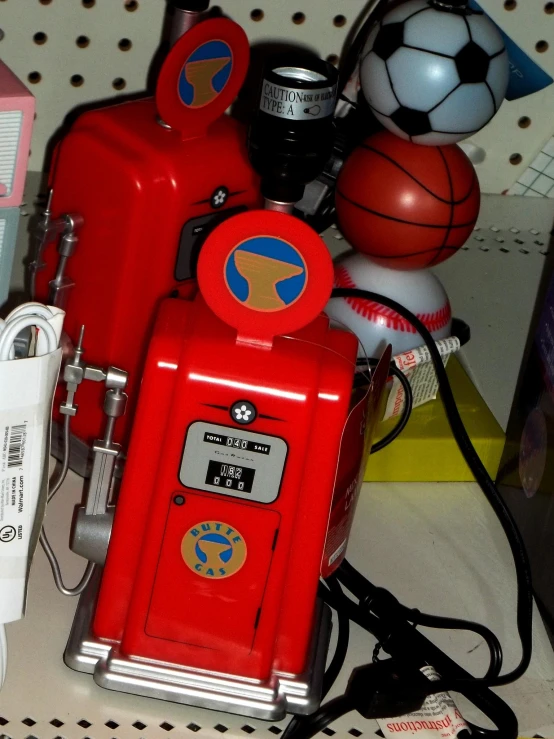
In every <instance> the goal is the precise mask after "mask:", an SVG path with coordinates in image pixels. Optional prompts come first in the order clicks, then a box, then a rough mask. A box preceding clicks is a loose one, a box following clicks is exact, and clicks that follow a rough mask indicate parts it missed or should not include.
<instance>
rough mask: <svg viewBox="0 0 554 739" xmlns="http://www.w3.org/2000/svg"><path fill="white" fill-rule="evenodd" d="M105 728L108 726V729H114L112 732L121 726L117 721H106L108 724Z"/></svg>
mask: <svg viewBox="0 0 554 739" xmlns="http://www.w3.org/2000/svg"><path fill="white" fill-rule="evenodd" d="M104 726H107V727H108V729H112V730H115V729H118V728H119V724H118V723H117V722H116V721H112V720H110V721H106V723H105V724H104Z"/></svg>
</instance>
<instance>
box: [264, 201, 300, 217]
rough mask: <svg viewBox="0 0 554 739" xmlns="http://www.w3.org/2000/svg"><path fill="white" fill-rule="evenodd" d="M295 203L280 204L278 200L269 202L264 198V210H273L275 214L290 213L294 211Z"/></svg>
mask: <svg viewBox="0 0 554 739" xmlns="http://www.w3.org/2000/svg"><path fill="white" fill-rule="evenodd" d="M294 206H295V203H280V202H279V201H278V200H269V198H265V209H266V210H273V211H276V212H277V213H289V214H290V213H292V212H293V211H294Z"/></svg>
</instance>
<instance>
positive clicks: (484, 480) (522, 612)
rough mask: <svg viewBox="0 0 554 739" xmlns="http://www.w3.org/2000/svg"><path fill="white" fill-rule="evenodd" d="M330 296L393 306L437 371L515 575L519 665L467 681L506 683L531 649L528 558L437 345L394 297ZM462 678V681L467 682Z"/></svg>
mask: <svg viewBox="0 0 554 739" xmlns="http://www.w3.org/2000/svg"><path fill="white" fill-rule="evenodd" d="M331 297H332V298H362V299H365V300H371V301H373V302H376V303H379V304H381V305H384V306H385V307H387V308H390V309H392V310H394V311H395V312H396V313H398V314H399V315H400V316H402V318H404V319H406V320H407V321H409V323H411V325H412V326H413V327H414V328H415V329H416V331H417V332H418V333H419V334H420V336H421V337H422V339H423V341H424V342H425V344H426V346H427V348H428V350H429V353H430V354H431V359H432V360H433V365H434V368H435V373H436V375H437V379H438V383H439V389H440V393H441V398H442V402H443V404H444V408H445V411H446V415H447V418H448V421H449V423H450V427H451V429H452V433H453V435H454V437H455V439H456V442H457V444H458V446H459V448H460V451H461V452H462V455H463V457H464V459H465V461H466V462H467V464H468V466H469V468H470V469H471V471H472V472H473V475H474V476H475V479H476V481H477V482H478V483H479V486H480V487H481V489H482V491H483V492H484V494H485V496H486V498H487V500H488V501H489V503H490V505H491V506H492V508H493V510H494V512H495V513H496V515H497V517H498V520H499V521H500V524H501V525H502V528H503V529H504V533H505V534H506V537H507V539H508V542H509V545H510V549H511V552H512V556H513V559H514V564H515V569H516V576H517V588H518V595H517V629H518V633H519V637H520V640H521V645H522V656H521V660H520V663H519V665H518V666H517V667H516V668H515V669H514V670H512V671H511V672H509V673H507V674H506V675H502V676H496V677H494V678H490V677H485V678H469V679H468V680H467V681H471V683H472V684H473V685H482V686H489V687H493V686H499V685H506V684H508V683H510V682H514V681H515V680H517V679H518V678H520V677H521V676H522V675H523V674H524V673H525V671H526V670H527V668H528V666H529V663H530V661H531V652H532V639H533V586H532V579H531V568H530V565H529V559H528V556H527V551H526V549H525V545H524V543H523V539H522V538H521V534H520V533H519V530H518V528H517V525H516V523H515V520H514V518H513V516H512V514H511V513H510V511H509V509H508V508H507V506H506V504H505V503H504V501H503V500H502V498H501V496H500V493H499V492H498V490H497V489H496V485H495V484H494V482H493V481H492V479H491V477H490V476H489V473H488V472H487V470H486V468H485V466H484V465H483V463H482V462H481V459H480V458H479V455H478V454H477V452H476V451H475V448H474V446H473V444H472V443H471V439H470V438H469V435H468V433H467V431H466V429H465V426H464V424H463V421H462V419H461V417H460V413H459V411H458V407H457V406H456V401H455V399H454V395H453V393H452V388H451V387H450V382H449V380H448V376H447V374H446V370H445V368H444V365H443V363H442V359H441V356H440V354H439V351H438V349H437V346H436V344H435V342H434V340H433V337H432V336H431V334H430V333H429V331H428V330H427V328H426V327H425V326H424V324H423V323H422V322H421V321H420V320H419V318H418V317H417V316H415V315H414V314H413V313H412V312H411V311H409V310H408V309H407V308H405V307H404V306H403V305H401V304H400V303H398V302H397V301H396V300H392V299H391V298H387V297H385V296H384V295H380V294H378V293H374V292H371V291H369V290H360V289H357V288H335V289H334V290H333V292H332V295H331ZM467 681H465V682H467ZM461 687H462V686H460V685H458V683H452V681H445V680H442V681H441V682H440V683H437V685H436V689H437V691H444V690H457V689H461Z"/></svg>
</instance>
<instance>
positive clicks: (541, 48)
mask: <svg viewBox="0 0 554 739" xmlns="http://www.w3.org/2000/svg"><path fill="white" fill-rule="evenodd" d="M549 48H550V47H549V45H548V41H544V40H542V41H537V43H536V44H535V49H536V50H537V51H538V52H539V54H544V52H545V51H548V49H549Z"/></svg>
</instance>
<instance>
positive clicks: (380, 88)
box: [360, 0, 509, 145]
mask: <svg viewBox="0 0 554 739" xmlns="http://www.w3.org/2000/svg"><path fill="white" fill-rule="evenodd" d="M360 77H361V85H362V90H363V93H364V95H365V97H366V99H367V101H368V103H369V105H370V106H371V108H372V110H373V112H374V113H375V115H376V117H377V118H378V119H379V120H380V121H381V123H382V124H383V125H384V126H385V127H386V128H388V129H389V130H390V131H391V132H392V133H395V134H397V135H398V136H401V137H402V138H404V139H410V140H412V141H413V142H415V143H419V144H428V145H440V144H450V143H455V142H456V141H460V140H462V139H464V138H467V137H469V136H471V135H472V134H474V133H476V132H477V131H478V130H480V129H481V128H483V126H485V125H486V124H487V123H488V122H489V121H490V120H491V118H492V117H493V116H494V115H495V114H496V112H497V111H498V108H499V107H500V105H501V104H502V101H503V99H504V96H505V94H506V90H507V87H508V78H509V64H508V55H507V52H506V50H505V48H504V41H503V38H502V36H501V34H500V32H499V31H498V29H497V28H496V26H495V25H494V24H493V23H492V21H490V20H489V18H487V16H485V15H484V14H470V15H465V14H460V13H449V12H444V11H439V10H436V9H435V8H434V7H432V6H431V5H430V4H429V2H428V0H410V1H409V2H407V3H404V4H403V5H400V6H399V7H397V8H395V9H393V10H392V11H390V12H389V13H387V15H386V16H385V17H384V18H383V20H382V21H381V22H380V23H379V24H377V26H376V27H375V28H374V29H373V30H372V31H371V33H370V35H369V37H368V39H367V42H366V44H365V47H364V51H363V54H362V62H361V69H360Z"/></svg>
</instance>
